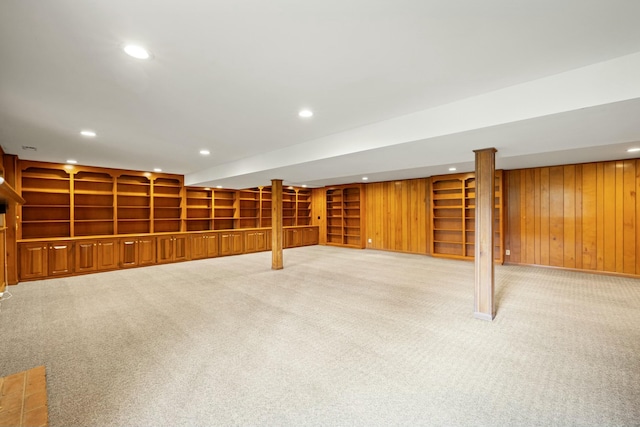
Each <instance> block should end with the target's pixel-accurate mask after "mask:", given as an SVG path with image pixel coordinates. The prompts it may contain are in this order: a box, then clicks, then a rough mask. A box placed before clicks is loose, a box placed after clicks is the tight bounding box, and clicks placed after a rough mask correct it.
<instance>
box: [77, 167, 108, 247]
mask: <svg viewBox="0 0 640 427" xmlns="http://www.w3.org/2000/svg"><path fill="white" fill-rule="evenodd" d="M113 185H114V180H113V176H111V175H110V174H108V173H105V172H92V171H80V172H77V173H76V174H75V175H73V213H74V215H73V225H74V227H73V235H74V236H95V235H111V234H114V224H113V214H114V207H113Z"/></svg>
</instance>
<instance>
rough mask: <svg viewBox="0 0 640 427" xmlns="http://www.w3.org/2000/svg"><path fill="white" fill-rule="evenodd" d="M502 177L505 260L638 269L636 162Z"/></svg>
mask: <svg viewBox="0 0 640 427" xmlns="http://www.w3.org/2000/svg"><path fill="white" fill-rule="evenodd" d="M505 175H506V180H505V182H506V185H507V194H508V202H507V212H506V216H507V219H508V221H507V231H506V236H505V239H506V240H505V241H506V244H507V246H506V249H509V250H510V252H511V254H510V255H509V256H506V258H505V260H506V261H507V262H510V263H521V264H537V265H548V266H554V267H563V268H572V269H573V268H575V269H584V270H594V271H603V272H612V273H623V274H640V224H639V223H638V215H640V200H638V197H636V194H637V192H638V191H640V160H638V159H633V160H621V161H613V162H598V163H588V164H580V165H566V166H553V167H544V168H534V169H522V170H512V171H506V172H505Z"/></svg>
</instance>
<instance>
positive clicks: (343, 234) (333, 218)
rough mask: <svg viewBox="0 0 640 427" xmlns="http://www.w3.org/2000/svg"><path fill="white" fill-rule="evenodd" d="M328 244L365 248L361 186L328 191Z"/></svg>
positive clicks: (348, 186) (336, 188)
mask: <svg viewBox="0 0 640 427" xmlns="http://www.w3.org/2000/svg"><path fill="white" fill-rule="evenodd" d="M326 200H327V215H326V218H327V244H329V245H340V246H351V247H356V248H364V247H365V236H364V226H363V224H364V222H363V218H364V215H363V212H364V191H363V187H362V185H360V184H354V185H347V186H342V187H332V188H329V189H327V192H326Z"/></svg>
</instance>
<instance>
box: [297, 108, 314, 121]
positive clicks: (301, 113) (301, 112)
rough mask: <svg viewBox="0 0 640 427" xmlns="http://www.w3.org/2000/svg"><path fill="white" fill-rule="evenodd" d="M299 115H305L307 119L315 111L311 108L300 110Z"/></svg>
mask: <svg viewBox="0 0 640 427" xmlns="http://www.w3.org/2000/svg"><path fill="white" fill-rule="evenodd" d="M298 115H299V116H300V117H303V118H305V119H307V118H309V117H311V116H313V111H311V110H300V112H299V113H298Z"/></svg>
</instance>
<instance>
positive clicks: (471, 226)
mask: <svg viewBox="0 0 640 427" xmlns="http://www.w3.org/2000/svg"><path fill="white" fill-rule="evenodd" d="M495 182H496V184H495V187H496V188H495V206H494V209H495V213H494V221H495V224H494V233H495V236H494V257H495V259H496V260H497V261H500V262H502V253H503V250H502V247H503V243H502V171H496V181H495ZM475 188H476V186H475V174H474V173H467V174H455V175H443V176H434V177H431V200H432V203H431V207H432V209H431V217H432V224H431V225H432V226H431V230H432V236H431V237H432V239H431V241H432V248H431V253H432V254H433V255H434V256H444V257H451V258H465V259H472V258H473V257H474V256H475V217H476V215H475V214H476V211H475V207H476V206H475V197H476V196H475Z"/></svg>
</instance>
